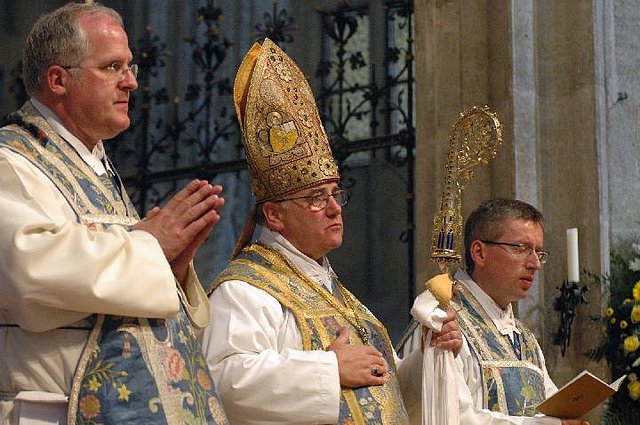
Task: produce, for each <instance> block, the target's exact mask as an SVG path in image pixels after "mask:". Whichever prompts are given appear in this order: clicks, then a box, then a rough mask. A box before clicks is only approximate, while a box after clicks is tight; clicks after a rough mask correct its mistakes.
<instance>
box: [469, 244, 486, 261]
mask: <svg viewBox="0 0 640 425" xmlns="http://www.w3.org/2000/svg"><path fill="white" fill-rule="evenodd" d="M486 248H487V247H486V245H485V244H483V243H482V242H480V241H479V240H475V241H473V242H471V246H470V247H469V252H470V254H471V258H472V259H473V264H474V265H476V266H477V265H479V264H480V265H482V264H484V263H485V261H486V258H487V249H486Z"/></svg>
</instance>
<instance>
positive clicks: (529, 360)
mask: <svg viewBox="0 0 640 425" xmlns="http://www.w3.org/2000/svg"><path fill="white" fill-rule="evenodd" d="M543 230H544V219H543V216H542V213H540V211H538V210H537V209H536V208H535V207H533V206H531V205H529V204H527V203H525V202H522V201H519V200H514V199H492V200H488V201H485V202H483V203H482V204H480V205H479V206H478V207H476V209H475V210H473V211H472V212H471V214H470V215H469V217H468V218H467V221H466V223H465V228H464V246H465V263H466V270H462V269H461V270H459V271H458V272H456V274H455V279H456V281H457V282H458V283H459V285H458V293H459V296H460V300H459V303H460V309H459V310H458V312H457V313H458V314H457V320H458V323H459V324H460V328H461V330H462V334H463V336H464V342H463V346H462V350H461V352H460V354H459V355H458V357H457V358H456V361H457V364H458V366H459V371H460V374H461V376H459V377H458V379H457V382H458V387H459V395H460V406H461V412H460V423H461V424H465V425H466V424H468V425H482V424H492V425H499V424H505V425H506V424H522V425H525V424H565V425H580V424H587V422H582V421H580V420H566V419H565V420H561V419H558V418H551V417H540V416H537V417H533V416H534V415H535V414H536V411H535V408H536V406H537V405H538V404H539V403H540V402H541V401H543V400H544V399H545V398H547V397H548V396H550V395H551V394H552V393H554V392H555V391H557V387H556V386H555V384H554V383H553V381H552V380H551V378H550V377H549V373H548V372H547V368H546V366H545V360H544V356H543V354H542V350H541V349H540V346H539V345H538V342H537V340H536V338H535V336H534V335H533V333H532V332H531V331H530V330H529V329H527V328H526V327H525V326H524V324H523V323H522V322H521V321H520V320H518V319H517V318H516V317H515V316H514V313H513V309H512V305H511V303H512V302H515V301H519V300H522V299H525V298H526V297H527V296H528V295H529V290H530V289H531V287H532V286H533V285H534V283H535V277H536V272H537V271H538V270H539V269H540V267H542V265H543V264H544V263H545V262H546V261H547V259H548V257H549V255H548V253H547V252H546V251H545V250H544V244H543V242H544V240H543Z"/></svg>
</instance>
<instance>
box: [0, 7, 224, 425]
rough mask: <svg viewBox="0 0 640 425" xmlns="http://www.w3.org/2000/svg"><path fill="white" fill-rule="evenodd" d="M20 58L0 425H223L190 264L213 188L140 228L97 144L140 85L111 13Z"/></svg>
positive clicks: (111, 133) (6, 138) (5, 256)
mask: <svg viewBox="0 0 640 425" xmlns="http://www.w3.org/2000/svg"><path fill="white" fill-rule="evenodd" d="M23 59H24V60H23V65H24V83H25V87H26V90H27V92H28V93H29V95H30V96H31V99H30V100H29V101H27V102H26V103H25V104H24V105H23V106H22V108H21V109H19V110H18V111H16V112H15V113H13V114H11V115H10V116H9V117H8V121H9V124H8V125H7V126H5V127H3V128H2V129H0V238H1V239H0V247H1V248H0V249H1V255H0V258H1V259H0V423H2V424H10V425H13V424H33V423H37V424H45V423H51V424H66V423H68V424H75V423H104V424H183V423H198V424H226V423H228V421H227V419H226V416H225V413H224V410H223V408H222V405H221V402H220V399H219V396H218V393H217V391H216V389H215V386H214V385H213V381H212V378H211V376H210V374H209V370H208V368H207V366H206V364H205V361H204V357H203V356H202V351H201V345H200V343H199V340H198V339H197V333H200V334H201V331H202V328H204V326H206V324H207V322H208V319H209V309H208V307H209V304H208V302H207V298H206V294H205V293H204V291H203V290H202V286H201V285H200V282H199V281H198V278H197V276H196V275H195V273H194V270H193V266H192V259H193V257H194V255H195V253H196V251H197V249H198V248H199V246H200V245H201V244H202V243H203V241H204V240H205V238H206V237H207V236H208V234H209V233H210V231H211V229H212V227H213V226H214V225H215V224H216V223H218V221H219V220H220V216H219V213H218V211H219V210H220V208H221V207H222V206H223V204H224V199H223V198H222V197H221V190H222V188H221V187H220V186H217V185H216V186H214V185H211V184H210V183H209V182H207V181H202V180H193V181H192V182H190V183H189V184H188V185H187V186H186V187H185V188H184V189H182V190H181V191H179V192H178V193H176V194H175V195H174V196H173V198H172V199H170V200H169V202H168V203H167V204H166V205H165V206H164V207H162V208H160V207H156V208H154V209H152V210H151V212H150V213H149V214H148V215H147V217H145V218H144V219H143V220H140V219H139V217H138V215H137V213H136V211H135V209H134V207H133V205H132V204H131V202H130V200H129V198H128V197H127V194H126V192H125V191H124V188H123V187H122V183H121V181H120V179H119V178H118V176H117V174H116V172H115V170H114V169H113V166H112V164H111V163H110V162H109V161H108V159H107V157H106V156H105V152H104V147H103V140H106V139H111V138H113V137H115V136H117V135H118V134H119V133H120V132H122V131H124V130H125V129H126V128H127V127H129V124H130V119H129V115H128V108H129V100H130V95H131V92H133V91H134V90H136V89H137V87H138V83H137V81H136V74H137V70H138V68H137V66H136V65H135V64H132V54H131V51H130V49H129V46H128V39H127V35H126V32H125V30H124V26H123V22H122V18H121V17H120V15H119V14H118V13H117V12H116V11H114V10H113V9H110V8H107V7H104V6H101V5H98V4H79V3H78V4H76V3H69V4H68V5H65V6H63V7H61V8H59V9H56V10H55V11H53V12H51V13H47V14H45V15H43V16H41V17H40V18H39V19H38V21H37V22H36V23H35V24H34V26H33V28H32V30H31V32H30V34H29V36H28V37H27V40H26V47H25V50H24V57H23Z"/></svg>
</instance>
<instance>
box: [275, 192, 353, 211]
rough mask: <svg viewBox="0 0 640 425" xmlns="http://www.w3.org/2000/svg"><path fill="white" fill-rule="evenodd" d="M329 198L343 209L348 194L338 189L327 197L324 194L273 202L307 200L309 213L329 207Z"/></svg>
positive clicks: (347, 199)
mask: <svg viewBox="0 0 640 425" xmlns="http://www.w3.org/2000/svg"><path fill="white" fill-rule="evenodd" d="M329 198H333V199H335V201H336V202H337V203H338V205H340V206H341V207H344V206H345V205H347V202H348V201H349V194H348V192H347V191H346V190H344V189H339V190H336V191H335V192H332V193H330V194H328V195H326V194H324V193H316V194H314V195H307V196H295V197H293V198H284V199H277V200H275V201H273V202H284V201H294V200H296V199H308V200H309V209H311V211H322V210H323V209H325V208H327V205H329Z"/></svg>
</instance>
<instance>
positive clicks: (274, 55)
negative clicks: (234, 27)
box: [233, 38, 340, 203]
mask: <svg viewBox="0 0 640 425" xmlns="http://www.w3.org/2000/svg"><path fill="white" fill-rule="evenodd" d="M233 99H234V104H235V108H236V114H237V116H238V122H239V123H240V128H241V129H242V133H243V136H244V137H243V140H244V146H245V150H246V154H247V161H248V163H249V171H250V174H251V184H252V186H253V194H254V195H255V197H256V202H257V203H261V202H264V201H271V200H277V199H279V198H282V197H285V196H286V195H288V194H290V193H293V192H296V191H298V190H300V189H304V188H307V187H311V186H315V185H317V184H319V183H324V182H330V181H336V180H339V178H340V176H339V174H338V167H337V165H336V163H335V161H334V159H333V155H332V154H331V148H330V146H329V140H328V138H327V135H326V133H325V131H324V128H323V126H322V122H321V121H320V115H319V114H318V109H317V107H316V102H315V98H314V97H313V93H312V91H311V87H310V86H309V83H308V82H307V79H306V78H305V76H304V74H303V73H302V71H301V70H300V68H298V66H297V65H296V63H295V62H294V61H293V60H292V59H291V58H290V57H289V56H288V55H287V54H286V53H285V52H284V51H282V50H281V49H280V48H279V47H278V46H277V45H276V44H275V43H273V42H272V41H271V40H269V39H268V38H266V39H265V40H264V42H263V43H262V46H261V45H260V44H258V43H256V44H254V45H253V47H251V49H250V50H249V52H247V54H246V55H245V57H244V59H243V60H242V64H241V65H240V68H239V69H238V73H237V75H236V80H235V84H234V88H233Z"/></svg>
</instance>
